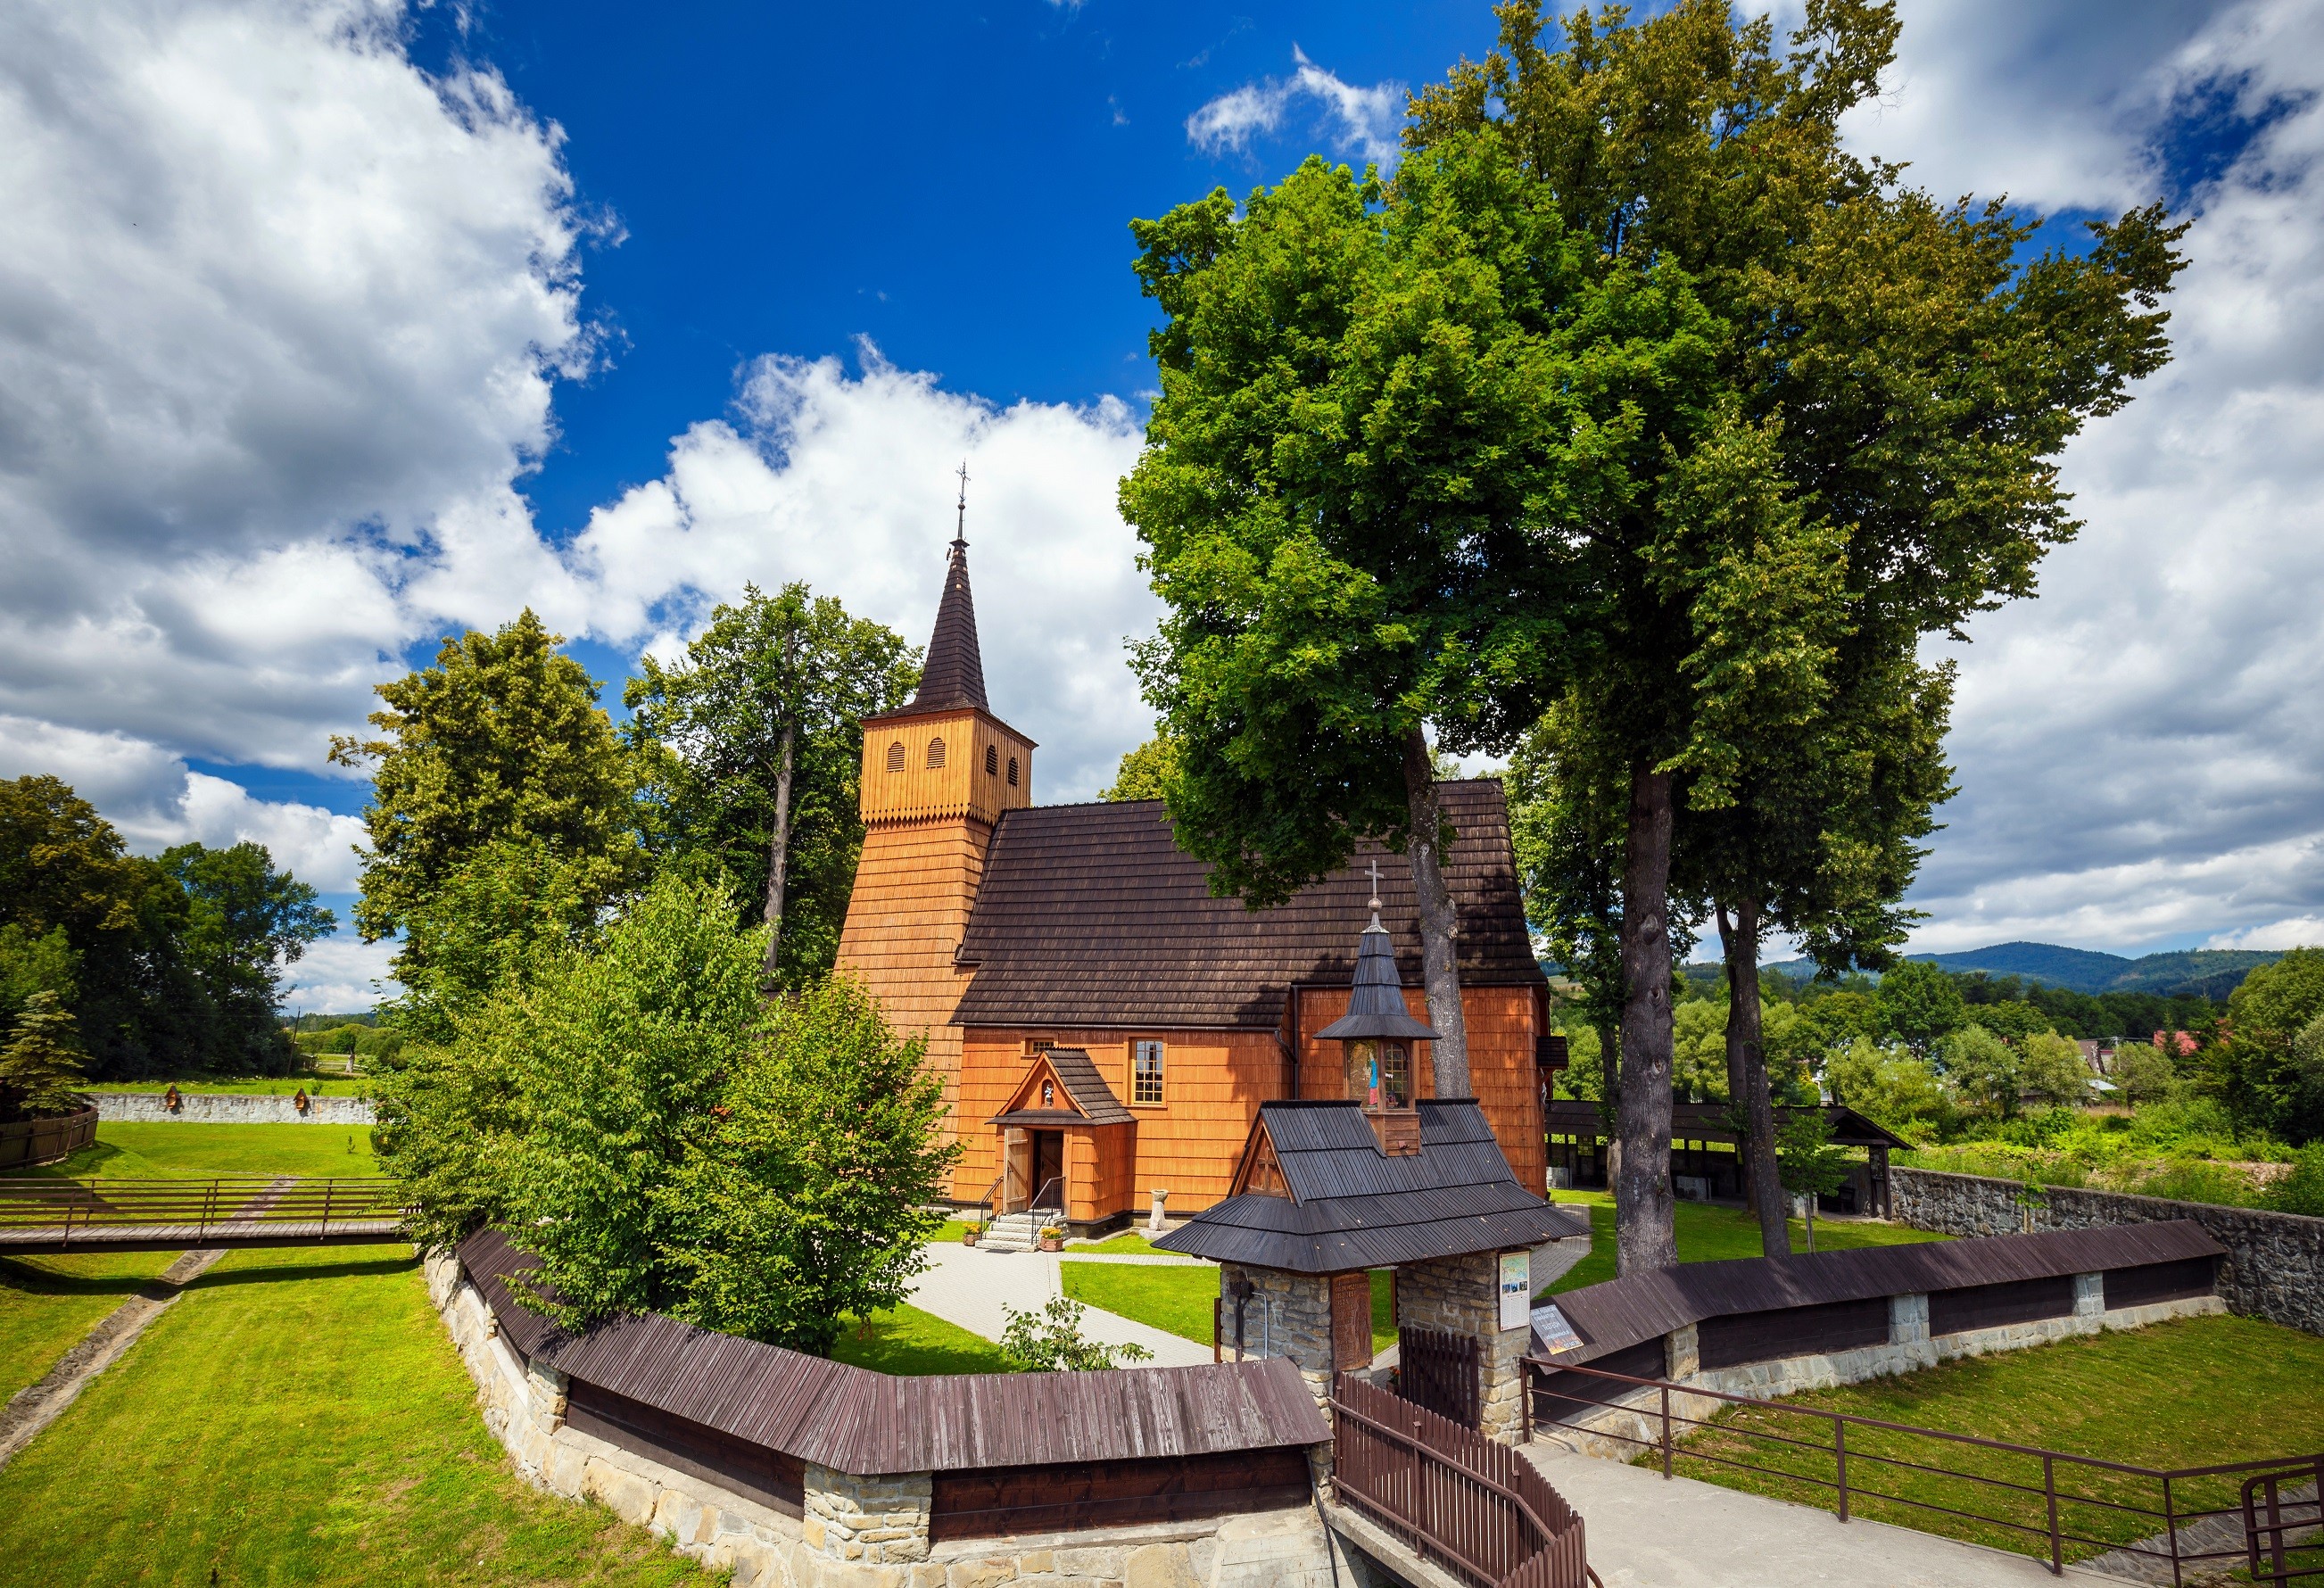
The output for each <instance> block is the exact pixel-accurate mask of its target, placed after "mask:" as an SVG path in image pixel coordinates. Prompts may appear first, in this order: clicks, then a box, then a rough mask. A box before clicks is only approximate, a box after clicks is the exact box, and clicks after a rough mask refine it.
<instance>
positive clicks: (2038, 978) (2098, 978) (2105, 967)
mask: <svg viewBox="0 0 2324 1588" xmlns="http://www.w3.org/2000/svg"><path fill="white" fill-rule="evenodd" d="M1906 957H1907V958H1910V959H1919V960H1925V961H1927V962H1928V963H1929V964H1931V965H1939V966H1941V967H1942V968H1944V969H1946V970H1949V971H1959V972H1962V973H1964V974H1975V973H1976V972H1978V971H1983V972H1985V973H1986V974H1987V975H1993V976H2016V977H2019V978H2020V979H2022V980H2024V981H2028V982H2041V983H2046V984H2048V985H2050V986H2052V987H2064V988H2066V989H2068V990H2069V991H2070V992H2091V993H2097V992H2157V993H2161V994H2162V995H2163V996H2164V997H2166V998H2168V997H2175V996H2178V995H2180V994H2182V993H2186V994H2194V993H2199V994H2202V995H2205V996H2208V997H2211V998H2225V997H2226V996H2227V994H2228V993H2230V992H2234V991H2235V990H2236V988H2237V987H2238V986H2240V985H2242V983H2243V979H2244V977H2245V975H2246V974H2248V973H2249V972H2250V971H2251V970H2252V968H2253V967H2254V966H2255V965H2273V964H2274V963H2275V961H2276V960H2277V959H2278V958H2280V957H2281V956H2279V955H2277V954H2274V953H2271V952H2266V951H2263V950H2259V949H2252V948H2188V949H2181V950H2180V951H2179V952H2177V953H2173V954H2143V955H2141V956H2138V957H2137V958H2136V959H2126V958H2124V957H2123V956H2121V955H2119V954H2101V953H2098V951H2097V950H2095V949H2089V948H2064V947H2061V946H2059V945H2057V944H2055V943H1996V944H1994V945H1993V946H1990V947H1987V948H1971V949H1969V950H1966V951H1965V952H1963V953H1960V954H1914V955H1908V956H1906ZM1767 968H1768V969H1770V970H1778V971H1781V972H1783V973H1784V974H1785V975H1787V976H1812V975H1813V974H1815V965H1814V962H1812V961H1811V960H1805V959H1794V960H1787V961H1785V962H1784V964H1782V965H1770V966H1768V967H1767Z"/></svg>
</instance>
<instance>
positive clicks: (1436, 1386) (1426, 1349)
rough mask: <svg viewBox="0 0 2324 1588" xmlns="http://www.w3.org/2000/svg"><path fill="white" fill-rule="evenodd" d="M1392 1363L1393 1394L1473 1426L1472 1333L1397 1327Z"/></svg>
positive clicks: (1474, 1347)
mask: <svg viewBox="0 0 2324 1588" xmlns="http://www.w3.org/2000/svg"><path fill="white" fill-rule="evenodd" d="M1396 1363H1397V1365H1396V1391H1397V1394H1399V1395H1401V1396H1403V1397H1404V1398H1405V1399H1406V1400H1409V1401H1411V1402H1412V1403H1413V1404H1414V1405H1415V1406H1425V1407H1426V1408H1428V1409H1429V1410H1430V1411H1433V1412H1434V1413H1436V1415H1437V1416H1439V1417H1450V1418H1452V1420H1453V1421H1454V1422H1456V1423H1458V1424H1460V1425H1461V1426H1462V1427H1464V1428H1474V1427H1475V1426H1477V1402H1478V1399H1479V1393H1478V1388H1477V1340H1476V1336H1474V1335H1473V1334H1443V1333H1440V1332H1439V1331H1437V1330H1434V1329H1415V1328H1410V1327H1406V1328H1402V1329H1398V1330H1397V1335H1396Z"/></svg>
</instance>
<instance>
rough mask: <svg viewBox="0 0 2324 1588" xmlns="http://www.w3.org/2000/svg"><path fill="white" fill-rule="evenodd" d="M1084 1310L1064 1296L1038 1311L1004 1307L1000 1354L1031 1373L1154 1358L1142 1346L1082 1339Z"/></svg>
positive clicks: (1076, 1369) (1066, 1370)
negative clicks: (1005, 1321) (1004, 1322)
mask: <svg viewBox="0 0 2324 1588" xmlns="http://www.w3.org/2000/svg"><path fill="white" fill-rule="evenodd" d="M1083 1311H1084V1308H1083V1306H1082V1304H1081V1303H1080V1302H1078V1301H1072V1300H1068V1299H1067V1298H1066V1297H1063V1296H1053V1297H1050V1298H1049V1305H1048V1306H1045V1307H1043V1308H1042V1309H1041V1310H1040V1311H1039V1312H1030V1311H1028V1312H1019V1311H1018V1310H1017V1309H1016V1308H1015V1307H1013V1306H1002V1307H1001V1316H1002V1317H1004V1318H1006V1319H1007V1320H1008V1323H1007V1325H1006V1326H1005V1327H1003V1328H1002V1329H1001V1354H1003V1355H1004V1356H1006V1357H1008V1358H1009V1360H1010V1362H1013V1363H1014V1364H1015V1365H1016V1366H1017V1367H1018V1368H1019V1370H1021V1371H1025V1372H1028V1373H1056V1372H1083V1371H1090V1370H1093V1369H1099V1368H1118V1367H1120V1366H1121V1365H1122V1364H1123V1363H1124V1362H1148V1361H1151V1360H1152V1359H1153V1356H1154V1353H1152V1352H1150V1351H1148V1350H1147V1349H1146V1347H1144V1346H1143V1345H1108V1344H1105V1343H1102V1342H1101V1341H1096V1340H1088V1339H1084V1338H1083V1336H1082V1313H1083Z"/></svg>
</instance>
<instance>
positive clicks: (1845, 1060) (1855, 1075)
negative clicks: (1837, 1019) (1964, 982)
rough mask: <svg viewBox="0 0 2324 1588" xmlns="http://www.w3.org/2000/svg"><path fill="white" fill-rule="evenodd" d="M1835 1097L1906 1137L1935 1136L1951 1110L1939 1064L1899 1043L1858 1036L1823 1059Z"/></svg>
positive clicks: (1924, 1137)
mask: <svg viewBox="0 0 2324 1588" xmlns="http://www.w3.org/2000/svg"><path fill="white" fill-rule="evenodd" d="M1823 1079H1824V1085H1827V1086H1829V1087H1830V1088H1831V1095H1832V1101H1833V1102H1835V1103H1845V1104H1846V1105H1847V1106H1849V1108H1852V1109H1854V1110H1855V1111H1856V1112H1857V1113H1860V1114H1862V1115H1863V1116H1864V1117H1865V1118H1866V1119H1868V1120H1870V1121H1871V1122H1873V1123H1874V1124H1876V1125H1879V1126H1881V1127H1882V1128H1883V1129H1885V1130H1889V1131H1895V1133H1896V1134H1897V1135H1899V1136H1902V1137H1904V1139H1905V1140H1915V1141H1926V1140H1931V1139H1932V1138H1933V1137H1935V1136H1936V1135H1937V1134H1938V1133H1939V1132H1940V1131H1941V1130H1942V1128H1943V1126H1944V1123H1945V1122H1946V1121H1947V1120H1948V1119H1949V1118H1950V1115H1951V1113H1952V1106H1951V1103H1950V1099H1948V1098H1947V1097H1946V1095H1945V1090H1944V1085H1943V1083H1942V1082H1941V1081H1940V1080H1939V1079H1938V1076H1937V1072H1936V1070H1935V1068H1934V1067H1933V1066H1931V1065H1930V1063H1929V1062H1928V1061H1927V1060H1926V1059H1923V1058H1919V1057H1915V1056H1914V1055H1913V1054H1912V1053H1911V1052H1909V1051H1907V1050H1906V1049H1904V1048H1883V1047H1881V1046H1880V1045H1879V1044H1877V1043H1876V1042H1874V1041H1873V1040H1872V1039H1870V1038H1869V1037H1858V1038H1857V1039H1856V1040H1854V1041H1853V1042H1851V1043H1849V1045H1848V1046H1847V1047H1845V1048H1841V1049H1840V1051H1838V1052H1837V1053H1834V1054H1833V1055H1832V1056H1831V1058H1830V1060H1829V1061H1828V1062H1826V1064H1825V1065H1824V1070H1823Z"/></svg>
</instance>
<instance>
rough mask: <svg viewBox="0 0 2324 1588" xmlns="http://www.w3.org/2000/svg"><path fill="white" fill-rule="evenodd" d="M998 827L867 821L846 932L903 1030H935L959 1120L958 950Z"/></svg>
mask: <svg viewBox="0 0 2324 1588" xmlns="http://www.w3.org/2000/svg"><path fill="white" fill-rule="evenodd" d="M991 836H992V829H991V827H989V826H985V825H984V824H983V823H982V822H977V821H970V820H965V819H950V820H946V819H938V820H935V821H924V822H908V823H897V822H890V823H886V824H881V825H875V826H871V827H870V828H868V829H867V830H866V831H865V832H864V835H863V857H862V860H861V861H860V862H858V863H857V865H856V868H855V891H854V892H853V895H851V896H850V898H849V900H848V901H847V921H846V924H845V925H844V927H842V928H841V929H840V934H839V967H840V968H841V969H843V970H844V971H847V972H849V973H850V974H853V975H855V976H856V977H858V978H860V979H861V980H862V982H863V983H864V985H865V986H866V987H868V988H869V989H870V990H871V993H872V995H873V996H874V997H876V998H878V999H879V1001H880V1003H881V1008H882V1009H883V1010H884V1011H886V1012H887V1016H888V1022H889V1024H890V1025H891V1026H893V1027H894V1028H895V1029H896V1031H897V1033H898V1034H899V1035H901V1036H906V1037H916V1036H923V1035H925V1036H926V1037H927V1042H928V1050H927V1064H928V1066H929V1067H930V1068H931V1069H932V1070H934V1071H935V1072H936V1074H937V1075H938V1076H941V1077H943V1079H944V1083H945V1097H946V1098H947V1099H948V1100H949V1101H951V1102H952V1103H954V1122H955V1127H956V1122H957V1116H958V1107H957V1104H958V1102H959V1097H960V1028H959V1027H957V1026H954V1025H949V1024H947V1023H946V1022H947V1021H948V1020H951V1018H952V1011H953V1006H954V1004H956V1003H957V1002H960V991H961V989H962V988H963V987H964V986H965V985H966V984H967V982H968V974H969V973H968V972H966V971H965V970H963V969H960V968H958V967H956V966H955V965H954V964H953V951H954V949H955V948H956V947H957V946H959V944H960V937H961V933H962V932H963V930H964V929H965V928H966V927H967V924H968V911H969V906H970V904H971V903H972V902H973V900H975V897H976V886H977V882H978V881H979V880H980V878H981V877H982V874H983V870H984V851H985V845H986V844H987V843H988V842H989V841H990V840H991ZM978 1117H979V1118H982V1117H984V1116H983V1115H979V1116H978ZM947 1139H949V1137H948V1138H947Z"/></svg>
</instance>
